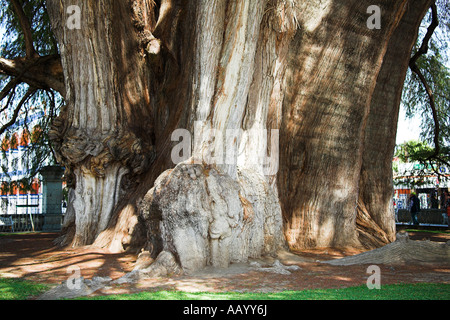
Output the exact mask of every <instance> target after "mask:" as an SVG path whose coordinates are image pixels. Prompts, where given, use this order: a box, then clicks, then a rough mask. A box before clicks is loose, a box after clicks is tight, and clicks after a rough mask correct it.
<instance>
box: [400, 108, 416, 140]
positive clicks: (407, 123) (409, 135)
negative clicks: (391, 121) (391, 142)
mask: <svg viewBox="0 0 450 320" xmlns="http://www.w3.org/2000/svg"><path fill="white" fill-rule="evenodd" d="M420 123H421V119H420V117H419V116H416V117H414V118H412V119H407V118H406V112H405V109H404V107H403V106H400V114H399V117H398V125H397V139H396V143H397V144H402V143H404V142H406V141H410V140H420V139H419V136H420Z"/></svg>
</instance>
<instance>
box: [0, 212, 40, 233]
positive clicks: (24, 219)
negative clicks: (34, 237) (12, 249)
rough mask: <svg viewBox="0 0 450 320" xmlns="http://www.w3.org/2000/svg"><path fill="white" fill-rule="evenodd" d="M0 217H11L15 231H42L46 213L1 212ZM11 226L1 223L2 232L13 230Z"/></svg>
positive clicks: (0, 229) (0, 230)
mask: <svg viewBox="0 0 450 320" xmlns="http://www.w3.org/2000/svg"><path fill="white" fill-rule="evenodd" d="M0 217H5V218H9V217H11V218H12V220H13V223H14V232H25V231H42V227H43V226H44V215H43V214H41V213H33V214H1V215H0ZM12 230H13V228H12V227H11V226H2V225H0V232H12Z"/></svg>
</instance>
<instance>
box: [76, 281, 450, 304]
mask: <svg viewBox="0 0 450 320" xmlns="http://www.w3.org/2000/svg"><path fill="white" fill-rule="evenodd" d="M80 299H89V300H450V285H449V284H435V283H421V284H394V285H385V286H381V289H380V290H376V289H374V290H369V289H368V288H367V287H366V286H358V287H350V288H341V289H316V290H304V291H283V292H277V293H237V292H229V293H205V292H203V293H188V292H181V291H158V292H140V293H135V294H121V295H109V296H98V297H84V298H80Z"/></svg>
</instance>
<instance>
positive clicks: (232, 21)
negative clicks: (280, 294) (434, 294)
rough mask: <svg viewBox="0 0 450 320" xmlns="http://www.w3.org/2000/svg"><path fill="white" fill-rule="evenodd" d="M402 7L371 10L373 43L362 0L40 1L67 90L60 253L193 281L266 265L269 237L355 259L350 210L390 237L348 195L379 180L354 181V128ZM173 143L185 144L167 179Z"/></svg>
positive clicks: (360, 133) (275, 242) (58, 141)
mask: <svg viewBox="0 0 450 320" xmlns="http://www.w3.org/2000/svg"><path fill="white" fill-rule="evenodd" d="M408 4H409V5H410V6H413V3H412V1H406V0H405V1H395V2H394V1H392V2H389V4H387V3H386V4H383V5H381V6H380V7H381V9H382V12H383V15H382V21H383V26H382V28H381V29H380V30H370V29H369V28H368V27H367V24H366V21H367V19H368V18H369V15H368V14H367V8H368V7H369V6H370V5H371V3H370V1H356V0H355V1H346V2H345V4H342V2H341V1H332V0H328V1H325V2H324V1H312V2H311V1H310V2H308V3H306V2H304V1H291V0H266V1H225V0H214V1H185V0H163V1H160V2H158V4H156V3H155V2H153V1H151V0H126V1H125V0H124V1H112V0H102V1H78V2H77V1H73V0H70V1H69V0H62V1H56V0H53V1H48V11H49V14H50V17H51V20H52V24H53V27H54V29H55V33H56V36H57V39H58V42H59V45H60V50H61V58H62V66H63V70H64V74H65V84H66V101H67V105H66V108H65V110H64V112H62V114H61V116H60V118H59V119H57V121H56V122H55V125H54V130H53V131H52V133H51V137H52V139H53V141H54V145H55V149H56V151H57V153H58V154H59V157H60V161H61V162H62V163H63V164H64V165H65V166H66V169H67V172H66V176H67V178H68V179H69V182H71V184H70V186H71V187H72V189H71V192H70V195H71V203H70V205H69V208H70V210H69V213H68V215H67V216H68V218H67V219H66V221H65V223H66V231H67V237H66V238H65V239H63V240H64V241H63V242H64V243H69V242H70V243H72V244H73V245H85V244H91V243H94V244H95V245H100V246H108V247H109V248H110V249H111V250H113V251H120V250H124V249H126V248H127V247H128V246H131V245H141V246H142V245H144V246H145V247H146V248H147V249H148V250H150V251H152V254H153V256H154V257H156V256H157V255H158V254H159V253H160V252H161V251H162V250H164V251H169V252H171V253H172V254H173V255H174V256H175V257H176V259H177V261H179V262H180V263H181V264H182V267H185V268H187V269H189V270H192V269H195V268H196V267H198V266H204V265H205V264H208V263H211V264H213V265H219V266H224V265H227V264H228V263H229V262H230V261H241V260H245V259H246V258H248V257H250V256H251V255H252V253H251V252H250V251H252V250H248V248H259V249H258V250H256V251H257V252H258V254H263V253H273V252H275V250H276V249H277V248H279V247H281V246H283V245H284V243H283V239H282V238H283V237H278V236H277V235H276V233H277V232H275V234H274V230H279V231H278V233H281V232H284V235H285V238H286V240H287V242H288V244H289V246H290V248H292V249H299V248H305V247H317V246H324V247H325V246H334V247H345V246H360V245H361V241H363V242H365V241H366V240H365V239H364V238H363V237H361V236H359V235H360V231H359V230H361V229H358V227H357V226H358V224H357V209H356V208H357V203H358V200H359V199H360V198H361V199H362V200H361V201H362V202H363V203H364V205H365V206H366V208H367V211H368V214H366V215H365V218H367V220H368V221H369V222H368V223H369V224H371V223H372V221H375V220H376V219H377V220H376V223H377V224H378V225H380V229H382V230H384V229H386V228H389V226H391V221H392V219H393V217H392V219H391V220H389V219H388V218H386V223H385V224H383V223H382V222H380V221H381V220H383V219H384V218H381V219H378V217H385V213H380V214H373V213H372V210H373V208H372V206H371V205H370V201H369V200H367V197H365V196H361V197H360V183H361V184H365V183H366V182H365V181H366V180H364V179H363V180H362V181H363V182H361V179H362V178H361V172H362V170H363V172H365V174H367V175H370V176H371V175H372V174H378V171H376V170H374V171H368V170H367V169H365V167H364V168H363V169H362V167H363V163H365V162H364V155H366V154H367V156H368V155H369V154H368V153H365V145H367V144H366V143H365V140H370V139H372V138H371V135H370V133H367V135H366V127H367V125H368V123H370V122H371V120H370V110H371V109H370V108H371V101H372V94H373V93H374V92H377V90H376V84H377V76H378V73H379V71H380V69H381V66H382V61H383V57H384V55H385V52H386V50H387V48H388V44H389V40H390V39H391V36H392V34H393V33H394V30H395V29H396V27H397V25H398V24H399V22H400V21H401V20H402V17H403V14H404V12H405V9H406V7H407V5H408ZM69 5H78V6H79V7H80V8H81V14H82V20H81V29H80V30H76V29H75V30H70V29H68V28H66V27H65V21H66V18H67V13H66V10H67V7H68V6H69ZM417 19H419V18H417ZM415 22H416V21H415ZM405 28H406V29H408V32H410V30H412V29H411V28H412V26H410V27H408V28H407V27H405ZM413 32H414V33H415V32H416V29H414V30H413ZM407 44H408V45H410V43H409V42H408V43H407ZM402 48H403V46H402ZM409 49H410V48H409ZM379 81H381V78H380V80H379ZM393 86H396V87H395V88H396V90H398V88H399V86H401V84H400V83H395V84H393ZM396 92H397V91H396ZM386 125H387V124H386ZM179 128H182V129H186V130H188V132H189V133H191V134H193V137H192V138H193V139H192V141H193V145H192V152H191V153H190V154H189V155H190V156H191V157H189V159H185V160H186V161H184V162H183V163H182V164H179V165H177V166H176V167H175V163H174V162H173V159H172V150H173V148H174V146H176V145H177V144H178V143H179V142H180V141H172V139H171V138H172V133H173V132H174V131H175V130H176V129H179ZM230 132H231V133H232V134H231V135H230V134H229V133H230ZM393 134H395V131H394V132H387V133H386V135H388V136H389V138H390V139H391V138H392V136H391V135H393ZM278 139H279V144H278V143H277V142H278ZM213 140H214V143H211V141H213ZM211 145H214V146H225V148H216V149H214V150H215V152H214V153H212V152H211V150H212V149H211ZM229 146H232V147H234V148H235V149H234V151H236V150H241V152H235V153H231V155H230V153H228V151H233V148H231V149H227V148H228V147H229ZM387 148H388V149H389V148H391V146H387ZM220 149H221V150H222V151H223V150H225V153H221V152H220V151H221V150H220ZM391 151H392V150H391ZM189 165H190V166H191V167H190V168H187V169H185V167H186V166H188V167H189ZM383 168H384V167H383ZM168 169H170V170H169V171H167V170H168ZM172 169H173V170H172ZM380 170H381V169H380ZM383 170H384V169H383ZM173 181H179V183H177V184H176V185H174V184H173ZM171 182H172V183H171ZM220 183H223V186H220ZM217 184H219V185H217ZM189 186H191V188H189ZM212 186H215V187H214V188H213V187H212ZM225 186H229V188H225ZM221 188H225V189H226V190H224V191H223V192H222V193H221V192H220V190H222V189H221ZM180 190H181V191H180ZM211 190H214V192H211ZM365 190H368V188H367V187H366V189H365ZM180 192H181V193H180ZM175 194H180V196H179V197H174V195H175ZM199 194H200V195H199ZM162 195H166V197H167V198H166V197H163V196H162ZM277 198H278V199H279V201H273V199H277ZM168 199H171V201H169V202H168ZM195 199H197V200H195ZM183 203H184V205H183ZM218 204H220V208H219V207H218ZM200 206H201V207H200ZM205 208H208V210H206V213H205ZM173 210H175V211H173ZM274 213H277V214H278V215H279V217H278V218H276V217H274V215H273V214H274ZM277 214H275V215H277ZM281 216H282V217H281ZM174 217H178V218H179V219H175V220H174ZM205 217H206V218H205ZM250 217H254V220H252V221H254V222H249V221H250V220H249V219H250ZM281 218H282V220H281ZM360 220H361V219H360ZM177 221H178V222H179V223H178V222H177ZM180 221H182V222H180ZM255 221H259V222H258V223H256V222H255ZM281 221H283V224H282V225H281ZM180 224H182V226H183V227H180ZM269 225H270V226H271V227H270V228H269V227H268V226H269ZM360 225H361V224H360ZM184 226H187V227H186V228H184ZM386 226H387V227H386ZM189 230H191V231H192V230H200V231H201V230H203V231H201V232H200V231H199V232H197V233H195V232H190V231H189ZM205 230H206V231H205ZM281 230H284V231H281ZM241 231H242V233H239V232H241ZM385 232H387V231H385ZM183 235H186V236H189V239H191V240H192V241H184V242H183V241H182V240H183ZM252 239H253V240H252ZM255 239H259V240H258V241H259V243H255V241H256V240H255ZM252 241H253V242H252ZM388 241H390V238H389V237H388ZM185 242H188V243H189V245H187V244H186V243H185ZM193 243H195V244H196V245H197V247H195V250H191V249H192V248H193V247H192V246H193ZM228 246H229V247H230V248H233V249H232V250H231V249H230V250H231V251H229V250H228V249H225V248H228ZM238 248H245V249H242V251H239V250H238ZM195 252H197V253H195ZM253 254H254V252H253ZM190 255H192V256H190ZM208 255H209V256H208ZM183 261H184V262H183ZM193 261H194V262H193ZM183 264H184V265H183Z"/></svg>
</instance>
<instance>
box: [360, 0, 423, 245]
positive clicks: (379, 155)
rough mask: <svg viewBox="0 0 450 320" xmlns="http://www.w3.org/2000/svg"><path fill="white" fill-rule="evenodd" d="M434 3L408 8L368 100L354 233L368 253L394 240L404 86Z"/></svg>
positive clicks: (393, 37) (392, 39) (391, 41)
mask: <svg viewBox="0 0 450 320" xmlns="http://www.w3.org/2000/svg"><path fill="white" fill-rule="evenodd" d="M431 3H432V1H429V0H422V1H415V2H414V5H409V6H407V8H406V12H405V14H404V15H403V17H402V19H401V21H400V24H399V26H398V27H397V28H396V30H395V31H394V33H393V35H392V37H391V39H390V41H389V44H388V49H387V51H386V54H385V55H384V58H383V65H382V67H381V70H380V73H379V75H378V78H377V85H376V87H375V91H374V93H373V95H372V100H371V104H370V113H369V117H368V120H367V126H366V130H365V137H364V153H363V163H362V168H361V176H360V187H359V194H360V196H359V197H360V198H359V202H358V215H357V230H358V233H359V239H360V242H361V243H362V244H363V245H364V246H365V247H367V248H374V247H380V246H382V245H385V244H387V243H389V242H392V241H393V240H395V220H394V219H392V215H393V214H394V209H393V206H392V194H393V191H394V190H393V189H394V187H393V177H392V158H393V155H394V154H393V152H394V148H395V138H396V128H397V122H398V113H399V107H400V99H401V95H402V89H403V83H404V81H405V76H406V72H407V69H408V59H409V57H410V56H411V51H412V48H413V46H414V44H415V43H416V39H417V31H418V28H419V26H420V22H421V21H422V19H423V17H424V15H425V13H426V12H427V10H428V9H429V7H430V5H431Z"/></svg>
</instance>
